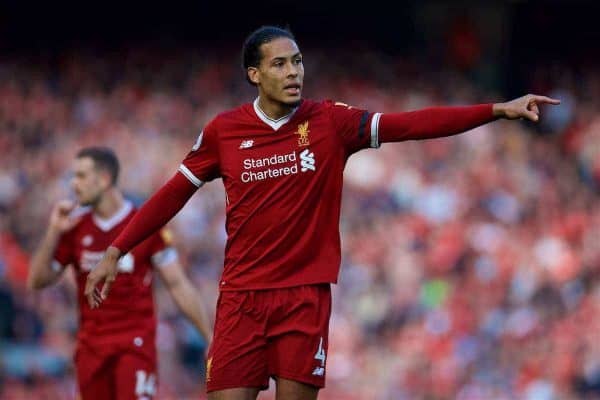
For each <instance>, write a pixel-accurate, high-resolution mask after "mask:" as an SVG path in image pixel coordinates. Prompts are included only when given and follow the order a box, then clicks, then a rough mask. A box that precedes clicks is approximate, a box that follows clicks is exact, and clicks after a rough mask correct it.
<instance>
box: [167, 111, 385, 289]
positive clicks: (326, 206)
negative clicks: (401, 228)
mask: <svg viewBox="0 0 600 400" xmlns="http://www.w3.org/2000/svg"><path fill="white" fill-rule="evenodd" d="M379 117H380V114H369V113H368V112H367V111H365V110H361V109H355V108H352V107H348V106H347V105H345V104H342V103H333V102H331V101H324V102H314V101H309V100H304V101H302V103H301V105H300V106H299V107H298V108H297V109H296V110H295V111H294V112H293V113H292V114H291V115H290V116H288V117H286V118H283V119H281V120H278V121H275V120H272V119H269V117H267V116H266V115H265V114H264V113H263V112H262V111H261V110H260V108H259V107H258V103H257V101H255V102H254V104H252V103H249V104H245V105H242V106H240V107H238V108H236V109H234V110H232V111H229V112H226V113H223V114H220V115H219V116H217V117H216V118H215V119H214V120H212V121H211V122H210V123H209V124H208V125H207V126H206V127H205V128H204V130H203V131H202V133H201V134H200V136H199V137H198V139H197V141H196V144H195V145H194V147H193V148H192V151H191V152H190V153H189V154H188V155H187V157H186V158H185V159H184V160H183V162H182V164H181V165H180V167H179V171H180V172H181V173H183V174H184V175H185V176H186V177H187V178H188V179H189V180H190V181H191V182H192V183H194V184H195V185H197V186H200V185H202V184H203V182H207V181H210V180H213V179H215V178H218V177H221V178H222V179H223V184H224V186H225V192H226V202H227V207H226V217H227V221H226V231H227V244H226V247H225V265H224V270H223V275H222V279H221V282H220V289H221V290H248V289H269V288H283V287H293V286H299V285H306V284H315V283H327V282H330V283H335V282H337V276H338V272H339V266H340V258H341V251H340V234H339V219H340V206H341V194H342V180H343V170H344V166H345V164H346V161H347V159H348V157H349V156H350V155H351V154H352V153H354V152H356V151H358V150H360V149H363V148H368V147H379V143H378V138H377V129H378V121H379Z"/></svg>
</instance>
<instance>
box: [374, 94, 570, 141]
mask: <svg viewBox="0 0 600 400" xmlns="http://www.w3.org/2000/svg"><path fill="white" fill-rule="evenodd" d="M559 103H560V101H559V100H555V99H551V98H548V97H545V96H536V95H527V96H523V97H520V98H518V99H515V100H512V101H509V102H506V103H496V104H480V105H474V106H464V107H431V108H426V109H423V110H418V111H410V112H403V113H389V114H388V113H386V114H382V115H380V116H379V115H377V116H376V117H374V118H378V119H379V120H378V121H376V122H378V124H377V123H375V124H373V126H374V127H377V128H376V129H378V132H377V136H378V138H379V142H380V143H385V142H399V141H403V140H419V139H431V138H437V137H444V136H451V135H456V134H458V133H462V132H465V131H468V130H469V129H473V128H475V127H478V126H480V125H483V124H486V123H488V122H491V121H493V120H495V119H497V118H506V119H517V118H527V119H529V120H531V121H534V122H536V121H537V120H538V118H539V107H538V104H559Z"/></svg>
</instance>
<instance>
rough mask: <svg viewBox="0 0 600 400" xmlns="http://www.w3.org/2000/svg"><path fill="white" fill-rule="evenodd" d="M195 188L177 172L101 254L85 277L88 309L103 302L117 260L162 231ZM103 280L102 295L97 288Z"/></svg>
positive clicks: (115, 273)
mask: <svg viewBox="0 0 600 400" xmlns="http://www.w3.org/2000/svg"><path fill="white" fill-rule="evenodd" d="M197 189H198V186H196V185H194V184H193V183H192V182H190V181H189V180H188V178H186V177H185V176H184V175H183V174H182V173H181V172H177V173H176V174H175V176H174V177H173V178H171V179H170V180H169V181H168V182H167V183H166V184H165V185H164V186H163V187H162V188H160V189H159V190H158V192H156V193H155V194H154V195H153V196H152V197H151V198H150V199H149V200H148V201H147V202H146V203H144V205H143V206H142V207H141V208H140V209H139V211H138V212H137V213H136V214H135V215H134V216H133V218H132V219H131V221H130V222H129V223H128V224H127V226H126V227H125V229H123V231H122V232H121V234H120V235H119V236H118V237H117V239H115V241H114V242H113V243H112V245H111V246H110V247H108V249H107V250H106V252H105V253H104V257H103V258H102V260H101V261H100V263H99V264H98V265H97V266H96V268H94V269H93V270H92V272H90V273H89V274H88V277H87V282H86V284H85V291H84V293H85V296H86V297H87V299H88V303H89V304H90V307H92V308H95V307H97V306H99V305H100V303H101V302H102V300H104V299H105V298H106V296H107V295H108V292H109V290H110V286H111V285H112V282H113V281H114V280H115V278H116V276H117V263H118V261H119V258H120V257H121V256H122V255H124V254H126V253H127V252H128V251H130V250H131V249H132V248H134V247H135V246H136V245H137V244H139V243H141V242H142V241H144V240H145V239H146V238H148V237H149V236H150V235H152V234H153V233H154V232H156V231H157V230H158V229H160V228H162V227H163V226H164V225H165V224H166V223H167V222H169V221H170V220H171V218H173V217H174V216H175V215H176V214H177V213H178V212H179V210H181V209H182V208H183V206H184V205H185V203H187V201H188V200H189V199H190V197H192V195H193V194H194V193H195V192H196V190H197ZM103 280H104V285H103V287H102V292H101V293H100V291H99V290H98V289H97V288H96V285H97V284H98V283H100V282H101V281H103Z"/></svg>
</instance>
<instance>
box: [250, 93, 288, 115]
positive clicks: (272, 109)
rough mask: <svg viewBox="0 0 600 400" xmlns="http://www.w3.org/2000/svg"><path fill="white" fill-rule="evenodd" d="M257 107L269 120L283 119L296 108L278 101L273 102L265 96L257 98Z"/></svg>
mask: <svg viewBox="0 0 600 400" xmlns="http://www.w3.org/2000/svg"><path fill="white" fill-rule="evenodd" d="M258 106H259V107H260V109H261V110H262V112H264V113H265V114H266V115H267V116H268V117H269V118H271V119H274V120H278V119H280V118H283V117H285V116H286V115H288V114H289V113H291V112H292V111H294V109H295V108H296V107H297V105H295V104H294V105H289V104H285V103H281V102H279V101H273V100H270V99H269V98H267V97H266V96H261V95H260V94H259V96H258Z"/></svg>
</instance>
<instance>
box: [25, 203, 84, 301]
mask: <svg viewBox="0 0 600 400" xmlns="http://www.w3.org/2000/svg"><path fill="white" fill-rule="evenodd" d="M74 207H75V204H74V203H72V202H70V201H68V200H65V201H61V202H59V203H58V204H56V205H55V206H54V208H53V209H52V213H51V215H50V223H49V225H48V230H47V231H46V234H45V235H44V238H43V239H42V242H41V243H40V245H39V246H38V248H37V249H36V250H35V252H34V254H33V256H32V257H31V261H30V263H29V272H28V275H27V287H28V288H29V289H42V288H45V287H46V286H49V285H52V284H53V283H55V282H56V281H57V280H58V278H59V277H60V276H61V275H62V272H63V271H64V268H63V266H62V265H60V264H59V263H58V261H56V259H55V257H56V250H57V248H58V243H59V241H60V238H61V235H62V234H63V233H65V232H67V231H69V230H70V229H72V228H73V226H75V224H76V223H77V221H78V220H77V219H72V218H70V217H69V214H70V212H71V210H73V208H74Z"/></svg>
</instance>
